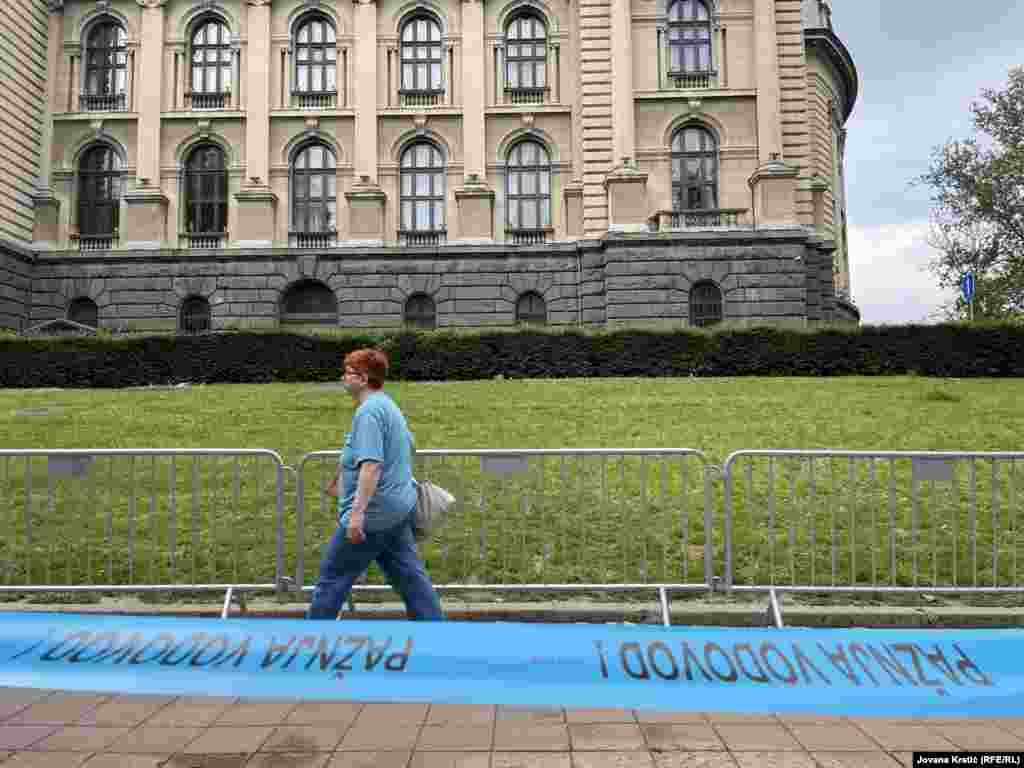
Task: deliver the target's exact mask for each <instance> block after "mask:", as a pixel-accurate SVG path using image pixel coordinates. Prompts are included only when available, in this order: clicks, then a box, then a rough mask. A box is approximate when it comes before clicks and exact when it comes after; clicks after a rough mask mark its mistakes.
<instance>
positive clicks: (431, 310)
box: [405, 293, 437, 331]
mask: <svg viewBox="0 0 1024 768" xmlns="http://www.w3.org/2000/svg"><path fill="white" fill-rule="evenodd" d="M405 324H406V325H408V326H409V327H410V328H420V329H422V330H426V331H429V330H433V329H434V328H436V327H437V309H436V307H435V306H434V300H433V299H432V298H430V297H429V296H427V294H425V293H414V294H413V295H412V296H410V297H409V300H408V301H406V302H405Z"/></svg>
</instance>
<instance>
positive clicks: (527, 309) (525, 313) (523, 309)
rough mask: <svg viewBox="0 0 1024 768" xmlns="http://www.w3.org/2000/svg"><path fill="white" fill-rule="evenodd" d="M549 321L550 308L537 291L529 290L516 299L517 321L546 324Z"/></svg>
mask: <svg viewBox="0 0 1024 768" xmlns="http://www.w3.org/2000/svg"><path fill="white" fill-rule="evenodd" d="M547 321H548V308H547V305H546V304H545V303H544V299H543V298H542V297H541V295H540V294H539V293H537V292H536V291H527V292H526V293H524V294H522V295H521V296H520V297H519V299H518V300H517V301H516V322H517V323H528V324H531V325H544V324H546V323H547Z"/></svg>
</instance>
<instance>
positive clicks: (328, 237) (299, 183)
mask: <svg viewBox="0 0 1024 768" xmlns="http://www.w3.org/2000/svg"><path fill="white" fill-rule="evenodd" d="M335 173H336V170H335V162H334V153H332V152H331V150H330V149H328V148H327V147H326V146H324V145H323V144H310V145H308V146H306V147H305V148H303V149H302V150H301V151H300V152H299V153H298V154H297V155H295V161H294V162H293V163H292V234H293V240H294V241H295V244H296V245H298V246H299V247H303V248H305V247H313V248H323V247H328V246H330V245H332V241H333V239H334V234H335V232H336V230H337V222H336V214H337V207H338V191H337V177H336V176H335Z"/></svg>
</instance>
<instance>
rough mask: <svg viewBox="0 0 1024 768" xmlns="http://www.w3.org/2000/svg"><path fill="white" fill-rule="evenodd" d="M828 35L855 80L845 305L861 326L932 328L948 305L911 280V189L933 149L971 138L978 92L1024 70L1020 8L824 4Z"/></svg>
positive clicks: (914, 194)
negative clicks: (844, 54)
mask: <svg viewBox="0 0 1024 768" xmlns="http://www.w3.org/2000/svg"><path fill="white" fill-rule="evenodd" d="M832 25H833V28H834V29H835V32H836V34H837V35H839V37H840V38H841V39H842V40H843V42H844V43H845V44H846V46H847V48H849V50H850V53H851V55H852V56H853V60H854V63H855V64H856V65H857V71H858V73H859V75H860V92H859V94H858V97H857V104H856V106H855V107H854V110H853V114H852V115H851V117H850V119H849V121H847V124H846V127H847V131H848V134H847V140H846V186H847V197H848V204H847V227H848V230H849V237H850V282H851V287H852V292H853V299H854V301H855V302H856V303H857V306H858V307H859V308H860V311H861V322H862V323H864V324H870V325H878V324H882V323H886V324H893V323H920V322H932V321H931V320H929V319H928V316H929V315H930V314H932V313H933V312H934V311H935V310H936V309H937V308H938V306H939V305H940V304H942V303H944V302H945V301H947V300H948V299H950V298H952V294H946V293H944V292H942V291H940V290H939V289H938V288H937V287H936V285H935V279H934V278H933V277H932V276H931V275H930V274H929V273H927V272H923V271H921V270H920V267H922V266H923V265H924V264H925V263H927V261H928V260H929V258H930V256H931V255H932V252H931V251H930V249H929V247H928V245H927V243H926V242H925V239H924V238H925V235H926V233H927V229H928V212H929V209H930V203H929V200H928V190H927V188H923V187H919V188H910V187H909V186H908V185H909V183H910V182H911V181H912V180H913V179H915V178H916V177H919V176H920V175H921V174H922V173H924V172H925V171H926V170H927V168H928V164H929V161H930V158H931V151H932V149H933V148H934V147H936V146H939V145H941V144H943V143H944V142H945V141H946V140H947V139H953V138H957V139H963V138H968V137H970V136H971V132H972V124H971V114H970V104H971V102H972V101H980V100H981V89H982V88H1000V89H1001V88H1003V87H1005V85H1006V82H1007V76H1008V73H1009V70H1010V68H1011V67H1013V66H1022V65H1024V3H1022V2H1020V0H979V2H978V3H977V4H976V5H972V4H968V5H962V4H959V3H954V2H952V0H936V1H935V2H924V0H910V1H908V0H885V1H884V2H883V0H832Z"/></svg>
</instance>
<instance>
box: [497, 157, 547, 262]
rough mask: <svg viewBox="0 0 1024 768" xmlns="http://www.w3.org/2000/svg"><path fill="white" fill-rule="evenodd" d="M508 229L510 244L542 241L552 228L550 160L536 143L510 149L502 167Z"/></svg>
mask: <svg viewBox="0 0 1024 768" xmlns="http://www.w3.org/2000/svg"><path fill="white" fill-rule="evenodd" d="M505 179H506V182H505V184H506V193H507V199H508V206H507V207H508V229H509V232H511V233H512V240H513V242H524V243H532V242H543V241H544V234H545V232H546V231H547V230H549V229H550V228H551V158H550V157H549V156H548V151H547V149H545V148H544V146H543V145H541V144H539V143H537V142H536V141H523V142H520V143H519V144H516V145H515V146H514V147H512V149H511V150H509V153H508V164H507V166H506V168H505Z"/></svg>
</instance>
